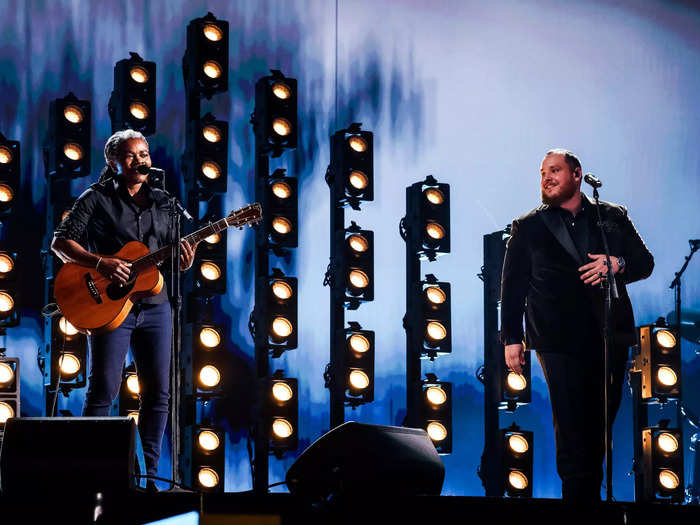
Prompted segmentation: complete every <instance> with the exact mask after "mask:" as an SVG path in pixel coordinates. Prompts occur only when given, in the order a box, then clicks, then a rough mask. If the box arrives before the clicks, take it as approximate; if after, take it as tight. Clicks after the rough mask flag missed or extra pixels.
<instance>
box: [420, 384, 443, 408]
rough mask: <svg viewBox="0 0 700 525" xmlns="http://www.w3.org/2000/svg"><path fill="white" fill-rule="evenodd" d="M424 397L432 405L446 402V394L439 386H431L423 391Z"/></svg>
mask: <svg viewBox="0 0 700 525" xmlns="http://www.w3.org/2000/svg"><path fill="white" fill-rule="evenodd" d="M425 397H427V398H428V401H429V402H430V404H432V405H436V406H439V405H442V404H443V403H445V402H446V401H447V393H446V392H445V391H444V390H443V389H442V388H440V387H439V386H431V387H428V389H427V390H426V391H425Z"/></svg>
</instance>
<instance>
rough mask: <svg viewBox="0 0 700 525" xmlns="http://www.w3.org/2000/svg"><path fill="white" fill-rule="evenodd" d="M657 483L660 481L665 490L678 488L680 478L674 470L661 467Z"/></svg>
mask: <svg viewBox="0 0 700 525" xmlns="http://www.w3.org/2000/svg"><path fill="white" fill-rule="evenodd" d="M659 483H661V486H662V487H663V488H665V489H666V490H675V489H676V488H678V485H679V484H680V480H679V479H678V476H677V475H676V473H675V472H673V471H671V470H668V469H663V470H662V471H661V472H659Z"/></svg>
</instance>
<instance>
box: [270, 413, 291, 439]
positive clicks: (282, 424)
mask: <svg viewBox="0 0 700 525" xmlns="http://www.w3.org/2000/svg"><path fill="white" fill-rule="evenodd" d="M272 432H273V433H274V434H275V436H277V437H278V438H280V439H287V438H288V437H289V436H291V435H292V433H293V432H294V427H292V424H291V423H290V422H289V421H287V420H286V419H283V418H277V419H275V420H274V421H273V422H272Z"/></svg>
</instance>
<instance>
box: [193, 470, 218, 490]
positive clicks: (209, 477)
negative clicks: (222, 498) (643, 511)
mask: <svg viewBox="0 0 700 525" xmlns="http://www.w3.org/2000/svg"><path fill="white" fill-rule="evenodd" d="M197 480H198V481H199V484H200V485H201V486H202V487H205V488H208V489H213V488H214V487H216V486H217V485H218V484H219V475H218V474H217V473H216V471H215V470H214V469H211V468H209V467H204V468H201V469H199V472H198V473H197Z"/></svg>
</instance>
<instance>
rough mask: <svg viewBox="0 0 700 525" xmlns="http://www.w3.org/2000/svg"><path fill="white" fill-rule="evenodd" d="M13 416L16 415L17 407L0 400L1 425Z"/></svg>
mask: <svg viewBox="0 0 700 525" xmlns="http://www.w3.org/2000/svg"><path fill="white" fill-rule="evenodd" d="M11 417H15V409H14V408H12V407H11V406H10V404H9V403H5V402H4V401H0V425H4V424H5V423H7V420H8V419H10V418H11Z"/></svg>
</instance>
